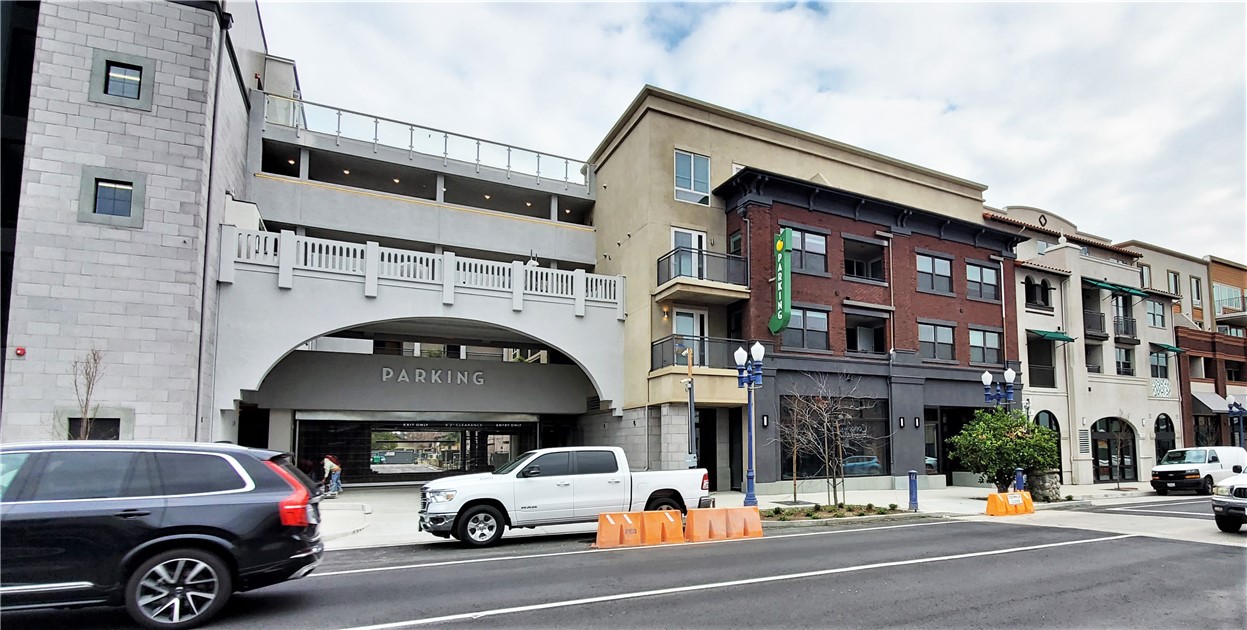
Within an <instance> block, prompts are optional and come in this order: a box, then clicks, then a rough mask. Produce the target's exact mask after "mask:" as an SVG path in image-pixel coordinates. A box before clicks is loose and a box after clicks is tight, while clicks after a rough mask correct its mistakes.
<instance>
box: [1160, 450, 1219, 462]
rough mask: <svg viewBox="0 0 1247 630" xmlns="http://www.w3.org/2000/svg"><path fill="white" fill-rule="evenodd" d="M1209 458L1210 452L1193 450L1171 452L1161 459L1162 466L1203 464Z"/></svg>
mask: <svg viewBox="0 0 1247 630" xmlns="http://www.w3.org/2000/svg"><path fill="white" fill-rule="evenodd" d="M1207 457H1208V451H1204V450H1199V449H1192V450H1187V451H1169V452H1168V453H1165V456H1164V457H1162V458H1161V460H1160V463H1162V464H1202V463H1204V460H1205V459H1206V458H1207Z"/></svg>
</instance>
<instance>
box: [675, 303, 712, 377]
mask: <svg viewBox="0 0 1247 630" xmlns="http://www.w3.org/2000/svg"><path fill="white" fill-rule="evenodd" d="M672 326H673V328H672V331H671V332H672V334H674V335H675V336H676V343H675V354H676V356H675V364H676V365H688V358H691V359H692V360H693V365H699V366H700V365H705V360H706V351H705V343H706V340H705V334H706V333H705V331H706V312H705V311H693V310H685V309H676V311H675V317H674V318H673V321H672ZM686 349H687V350H688V354H687V358H686V356H685V352H684V351H685V350H686Z"/></svg>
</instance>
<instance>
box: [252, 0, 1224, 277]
mask: <svg viewBox="0 0 1247 630" xmlns="http://www.w3.org/2000/svg"><path fill="white" fill-rule="evenodd" d="M261 11H262V14H263V17H264V20H265V30H266V33H267V37H268V43H269V46H270V52H272V53H273V54H276V55H280V56H284V57H290V58H293V59H295V61H296V62H297V63H298V66H299V73H300V79H301V83H302V88H303V93H304V96H305V97H306V98H308V99H311V100H316V101H322V102H326V103H329V104H333V105H337V106H341V107H345V108H349V109H355V110H359V111H365V112H369V113H374V114H377V115H382V116H388V117H391V118H396V119H399V120H407V121H412V122H416V123H419V124H422V125H427V126H432V127H437V128H442V129H447V130H451V131H455V132H459V133H464V134H469V135H475V136H480V137H485V138H489V139H492V140H496V141H499V142H505V143H510V144H516V145H521V146H526V147H530V148H534V149H539V150H542V151H547V152H551V153H557V154H561V155H567V156H569V157H573V158H579V159H584V158H586V157H587V156H588V154H589V153H590V152H591V151H592V149H593V148H594V147H595V146H596V144H597V143H598V141H600V140H601V138H602V136H603V135H604V134H605V133H606V132H607V131H608V130H609V128H610V126H611V125H612V124H613V123H614V122H615V120H616V119H617V118H618V116H619V115H620V114H622V112H623V110H624V109H625V108H626V107H627V105H628V103H629V102H630V101H631V99H632V98H633V97H634V96H635V95H636V93H637V91H638V90H640V88H641V86H642V85H643V84H645V83H652V84H655V85H658V86H659V87H663V88H667V89H671V90H674V91H677V92H681V93H684V94H687V95H689V96H692V97H694V98H698V99H702V100H706V101H709V102H712V103H715V104H717V105H721V106H724V107H729V108H733V109H738V110H741V111H744V112H747V113H750V114H754V115H757V116H761V117H763V118H767V119H770V120H774V121H776V122H779V123H782V124H785V125H789V126H793V127H797V128H800V129H805V130H807V131H810V132H812V133H816V134H819V135H823V136H827V137H830V138H834V139H836V140H840V141H842V142H848V143H850V144H854V145H857V146H860V147H862V148H865V149H869V150H871V151H876V152H879V153H884V154H886V155H891V156H893V157H896V158H898V159H902V160H906V161H909V162H913V163H916V164H920V165H922V166H926V167H928V168H933V169H936V170H941V171H944V172H947V173H949V174H952V175H955V176H958V177H963V178H966V179H971V180H975V181H978V182H982V183H984V184H987V185H988V186H989V190H988V191H987V201H988V203H989V204H991V205H993V206H1002V205H1012V204H1017V205H1029V206H1037V207H1042V208H1045V209H1048V210H1051V211H1053V212H1056V213H1058V214H1060V215H1062V216H1064V217H1067V218H1069V219H1071V220H1073V221H1074V222H1076V223H1077V224H1078V225H1079V227H1080V228H1081V229H1084V230H1086V231H1088V232H1091V233H1094V234H1100V235H1103V236H1107V237H1109V238H1113V239H1114V240H1119V241H1121V240H1128V239H1139V240H1145V241H1149V242H1152V243H1156V244H1158V245H1162V246H1165V247H1168V248H1171V249H1176V250H1179V251H1184V252H1187V253H1190V254H1194V255H1204V254H1209V253H1211V254H1215V255H1218V256H1223V257H1226V258H1231V259H1235V260H1240V261H1247V190H1245V185H1244V179H1245V176H1247V156H1245V153H1247V149H1245V145H1247V124H1245V122H1247V99H1245V98H1244V91H1245V90H1247V69H1245V62H1244V59H1245V58H1247V47H1245V44H1244V39H1245V37H1247V29H1245V28H1244V24H1245V19H1247V12H1245V8H1244V5H1242V4H1241V3H1237V4H1196V3H1185V4H1015V3H998V4H946V5H930V4H922V5H917V4H872V3H851V4H833V5H820V6H819V7H817V8H814V7H810V6H807V5H787V4H785V5H774V4H756V3H751V4H730V5H724V4H696V5H668V4H662V3H656V4H645V3H627V4H625V3H556V4H528V3H453V4H425V3H368V4H365V3H278V2H264V3H263V5H262V8H261Z"/></svg>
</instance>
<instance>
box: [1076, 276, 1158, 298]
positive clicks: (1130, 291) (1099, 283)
mask: <svg viewBox="0 0 1247 630" xmlns="http://www.w3.org/2000/svg"><path fill="white" fill-rule="evenodd" d="M1082 281H1083V282H1086V283H1087V284H1089V285H1091V286H1093V287H1099V288H1101V289H1108V290H1109V291H1112V292H1113V293H1125V294H1127V295H1133V296H1136V297H1147V294H1146V293H1144V292H1142V291H1140V290H1138V289H1135V288H1131V287H1123V286H1121V285H1120V284H1113V283H1111V282H1104V281H1103V280H1092V279H1091V278H1083V279H1082Z"/></svg>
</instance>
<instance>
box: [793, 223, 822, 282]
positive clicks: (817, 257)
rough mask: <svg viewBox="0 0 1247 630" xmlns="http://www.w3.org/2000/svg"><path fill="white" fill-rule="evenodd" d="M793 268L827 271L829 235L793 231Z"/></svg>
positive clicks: (819, 271)
mask: <svg viewBox="0 0 1247 630" xmlns="http://www.w3.org/2000/svg"><path fill="white" fill-rule="evenodd" d="M792 268H793V269H795V270H797V271H816V272H818V273H826V272H827V237H826V236H824V235H822V234H814V233H813V232H799V231H797V230H793V231H792Z"/></svg>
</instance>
